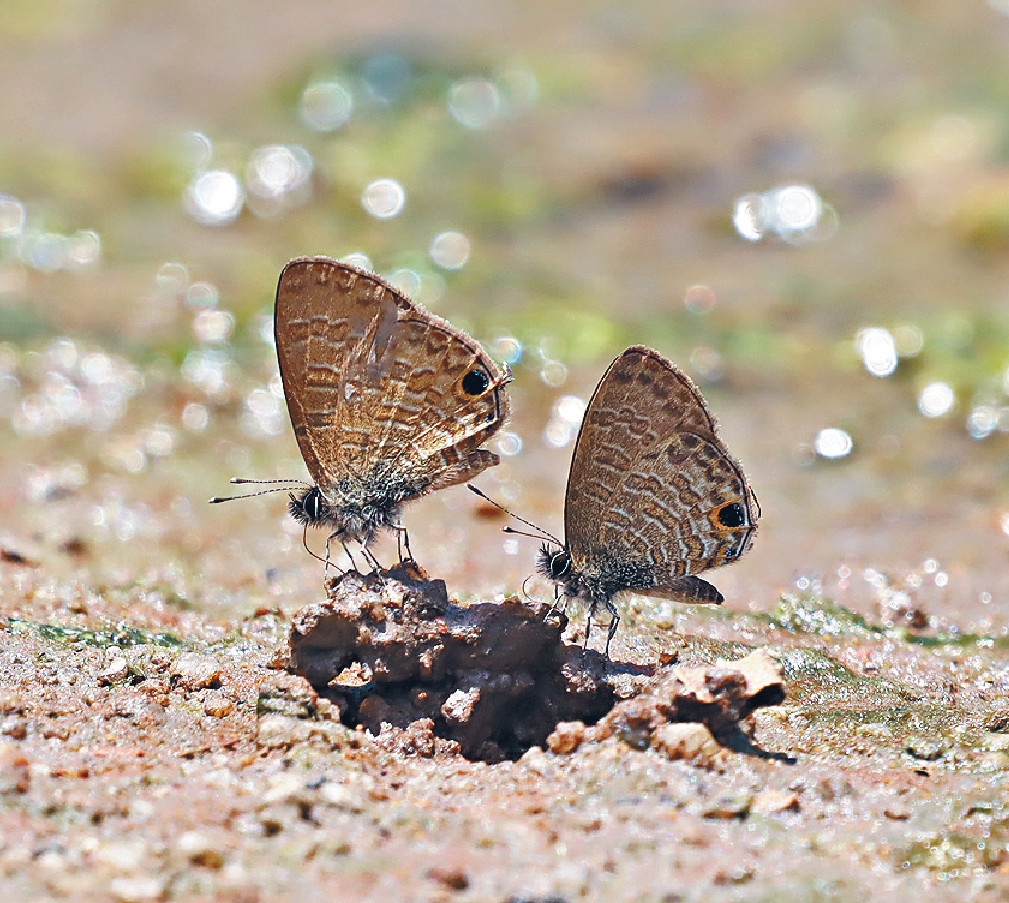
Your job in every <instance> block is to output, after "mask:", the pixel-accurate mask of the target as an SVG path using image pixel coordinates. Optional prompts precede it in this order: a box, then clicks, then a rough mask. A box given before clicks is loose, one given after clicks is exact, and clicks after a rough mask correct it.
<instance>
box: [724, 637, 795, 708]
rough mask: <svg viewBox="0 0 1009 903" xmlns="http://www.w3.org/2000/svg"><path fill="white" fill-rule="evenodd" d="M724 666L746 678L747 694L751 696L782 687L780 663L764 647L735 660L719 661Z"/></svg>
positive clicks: (778, 689)
mask: <svg viewBox="0 0 1009 903" xmlns="http://www.w3.org/2000/svg"><path fill="white" fill-rule="evenodd" d="M718 665H719V666H720V667H723V668H732V669H733V670H735V671H739V672H740V673H741V674H742V675H743V677H745V678H746V695H747V696H748V697H750V698H752V697H754V696H757V695H758V694H760V693H763V692H764V691H767V690H775V691H780V690H781V689H782V680H781V671H780V670H779V669H778V663H777V662H776V661H775V660H774V659H773V658H771V656H770V655H768V653H767V652H766V651H765V650H763V649H755V650H754V651H753V652H751V653H750V654H749V655H745V656H743V657H742V658H740V659H736V660H735V661H732V662H729V661H719V662H718Z"/></svg>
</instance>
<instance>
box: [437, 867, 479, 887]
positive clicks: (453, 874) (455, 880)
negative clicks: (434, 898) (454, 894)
mask: <svg viewBox="0 0 1009 903" xmlns="http://www.w3.org/2000/svg"><path fill="white" fill-rule="evenodd" d="M427 877H428V878H430V879H431V880H432V881H437V882H438V883H439V884H443V885H444V886H445V887H447V888H448V889H449V890H466V888H467V887H469V878H468V877H466V873H465V872H464V871H463V870H462V869H455V868H439V867H437V866H436V867H434V868H430V869H428V871H427Z"/></svg>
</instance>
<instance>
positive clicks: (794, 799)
mask: <svg viewBox="0 0 1009 903" xmlns="http://www.w3.org/2000/svg"><path fill="white" fill-rule="evenodd" d="M750 811H751V812H755V813H757V814H758V815H771V814H773V813H775V812H798V811H799V797H798V795H797V794H795V793H792V792H791V791H789V790H761V791H760V792H759V793H757V794H756V795H755V796H754V797H753V805H752V806H751V807H750Z"/></svg>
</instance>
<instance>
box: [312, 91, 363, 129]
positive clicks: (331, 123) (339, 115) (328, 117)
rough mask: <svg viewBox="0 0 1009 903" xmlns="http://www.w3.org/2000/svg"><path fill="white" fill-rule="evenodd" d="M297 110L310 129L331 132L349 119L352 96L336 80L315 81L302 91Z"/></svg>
mask: <svg viewBox="0 0 1009 903" xmlns="http://www.w3.org/2000/svg"><path fill="white" fill-rule="evenodd" d="M299 110H300V112H301V119H302V121H303V122H304V123H305V125H307V126H308V127H309V128H310V129H315V130H316V131H317V132H333V131H336V130H337V129H338V128H340V127H341V126H343V125H345V124H346V122H347V120H348V119H350V114H351V113H352V112H353V110H354V98H353V97H352V96H351V93H350V92H349V91H348V90H347V89H346V88H345V87H344V86H343V85H341V84H340V83H339V82H337V81H322V82H315V83H313V84H311V85H309V86H308V87H307V88H305V90H304V92H302V95H301V105H300V107H299Z"/></svg>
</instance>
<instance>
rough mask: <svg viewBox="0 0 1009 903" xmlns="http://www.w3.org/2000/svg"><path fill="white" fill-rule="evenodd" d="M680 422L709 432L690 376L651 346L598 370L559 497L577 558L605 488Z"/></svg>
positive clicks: (607, 502)
mask: <svg viewBox="0 0 1009 903" xmlns="http://www.w3.org/2000/svg"><path fill="white" fill-rule="evenodd" d="M683 430H689V431H692V432H695V433H700V434H710V435H712V436H713V435H714V433H715V421H714V418H713V417H712V416H711V414H710V413H709V412H708V408H707V405H705V403H704V399H703V398H701V394H700V392H698V391H697V389H696V388H695V386H694V384H693V383H692V382H691V381H690V379H689V378H688V377H687V376H686V375H684V374H683V373H681V372H680V371H679V370H677V369H676V367H674V366H673V365H672V364H671V363H670V362H669V361H667V360H666V359H665V358H664V357H662V355H660V354H659V353H658V352H656V351H652V350H651V349H650V348H644V347H642V346H640V345H635V346H633V347H631V348H628V349H627V350H626V351H624V352H623V354H621V355H620V356H619V357H618V358H617V359H616V360H615V361H613V363H612V364H610V367H609V369H608V370H607V371H606V373H605V374H603V378H602V379H601V380H600V381H599V385H598V386H596V391H595V393H594V394H593V395H592V398H591V400H590V401H589V404H588V407H587V408H586V410H585V417H584V419H583V420H582V426H581V429H580V430H579V433H578V440H577V442H576V443H575V451H574V455H573V457H572V459H571V472H570V474H569V475H568V485H567V492H566V494H565V498H564V530H565V541H566V543H567V545H568V549H569V550H570V551H571V552H572V554H573V555H575V557H576V559H583V558H584V556H585V555H586V554H587V551H588V548H589V547H590V546H595V545H597V544H598V542H599V535H600V530H601V528H602V525H603V524H604V523H605V521H606V519H607V517H608V513H609V511H610V509H611V507H612V499H613V493H614V490H615V489H616V487H618V486H619V485H620V484H621V483H622V482H623V480H624V479H625V477H626V476H627V474H628V471H629V470H630V468H631V466H632V464H633V463H634V462H635V461H636V460H637V458H638V457H639V456H640V455H641V454H642V452H644V451H646V450H647V449H650V448H653V447H655V446H656V445H657V444H658V443H659V442H661V441H662V440H663V439H666V438H668V437H669V436H671V435H673V434H675V433H677V432H679V431H683Z"/></svg>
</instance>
